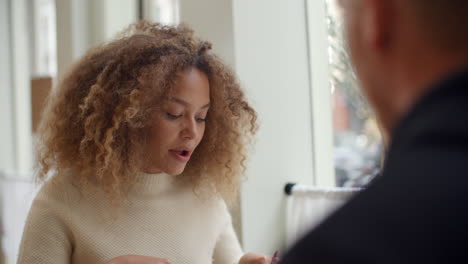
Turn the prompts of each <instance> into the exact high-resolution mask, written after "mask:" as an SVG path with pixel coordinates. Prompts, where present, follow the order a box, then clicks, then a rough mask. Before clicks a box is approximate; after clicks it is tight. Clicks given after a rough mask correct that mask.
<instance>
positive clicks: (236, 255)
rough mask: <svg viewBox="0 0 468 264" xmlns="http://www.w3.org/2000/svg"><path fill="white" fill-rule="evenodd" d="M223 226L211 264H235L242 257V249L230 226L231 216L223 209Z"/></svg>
mask: <svg viewBox="0 0 468 264" xmlns="http://www.w3.org/2000/svg"><path fill="white" fill-rule="evenodd" d="M225 217H226V218H225V219H226V221H225V225H224V228H223V231H222V233H221V234H220V236H219V239H218V241H217V243H216V248H215V250H214V254H213V264H235V263H238V262H239V259H240V258H241V257H242V249H241V247H240V244H239V240H238V239H237V236H236V233H235V232H234V227H233V226H232V220H231V215H230V214H229V212H228V209H227V208H226V207H225Z"/></svg>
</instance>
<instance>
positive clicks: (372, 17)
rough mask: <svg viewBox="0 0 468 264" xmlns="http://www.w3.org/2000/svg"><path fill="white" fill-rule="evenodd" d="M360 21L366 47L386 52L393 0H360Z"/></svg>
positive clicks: (392, 28) (392, 14)
mask: <svg viewBox="0 0 468 264" xmlns="http://www.w3.org/2000/svg"><path fill="white" fill-rule="evenodd" d="M361 1H362V5H361V15H362V16H363V17H362V18H361V19H360V21H361V23H363V24H362V25H361V28H362V29H363V39H364V41H365V43H366V45H367V47H368V48H370V49H373V50H374V51H377V52H379V53H380V52H386V50H387V49H388V48H389V47H390V46H391V43H392V34H393V30H394V28H395V26H394V22H395V21H394V20H395V17H394V14H395V12H394V11H395V10H394V3H393V2H394V0H361ZM409 1H411V0H409Z"/></svg>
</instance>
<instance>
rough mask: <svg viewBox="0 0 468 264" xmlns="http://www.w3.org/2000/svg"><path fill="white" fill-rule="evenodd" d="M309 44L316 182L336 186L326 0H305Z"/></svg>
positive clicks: (318, 184) (319, 184) (320, 184)
mask: <svg viewBox="0 0 468 264" xmlns="http://www.w3.org/2000/svg"><path fill="white" fill-rule="evenodd" d="M305 1H306V17H307V31H308V32H307V33H308V45H309V71H310V74H309V76H310V85H311V111H312V142H313V143H312V144H313V146H312V150H313V157H314V160H313V163H314V183H315V185H317V186H335V173H334V165H333V127H332V108H331V92H330V91H331V90H330V82H329V79H330V70H329V63H328V40H327V36H328V35H327V24H326V12H325V0H305Z"/></svg>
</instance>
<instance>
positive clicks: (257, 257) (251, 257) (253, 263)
mask: <svg viewBox="0 0 468 264" xmlns="http://www.w3.org/2000/svg"><path fill="white" fill-rule="evenodd" d="M270 263H271V257H269V256H265V255H261V254H257V253H247V254H245V255H244V256H242V257H241V258H240V260H239V264H270Z"/></svg>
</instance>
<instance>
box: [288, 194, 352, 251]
mask: <svg viewBox="0 0 468 264" xmlns="http://www.w3.org/2000/svg"><path fill="white" fill-rule="evenodd" d="M360 190H361V188H338V187H337V188H320V187H312V186H305V185H294V187H293V188H292V192H291V194H290V195H289V196H288V198H287V206H286V207H287V208H286V214H287V215H286V246H287V247H288V248H289V247H291V246H292V245H293V244H294V243H295V242H296V241H297V240H298V239H299V238H301V237H302V236H303V235H305V234H306V233H307V232H308V231H309V230H311V229H313V228H314V227H316V226H317V225H318V224H319V223H320V222H322V221H323V220H324V219H325V218H326V217H327V216H329V215H330V214H331V213H332V212H333V211H334V210H336V209H338V208H339V207H340V206H342V205H343V204H344V203H345V202H346V201H347V200H348V199H349V198H351V196H352V195H354V194H356V193H357V192H358V191H360Z"/></svg>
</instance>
